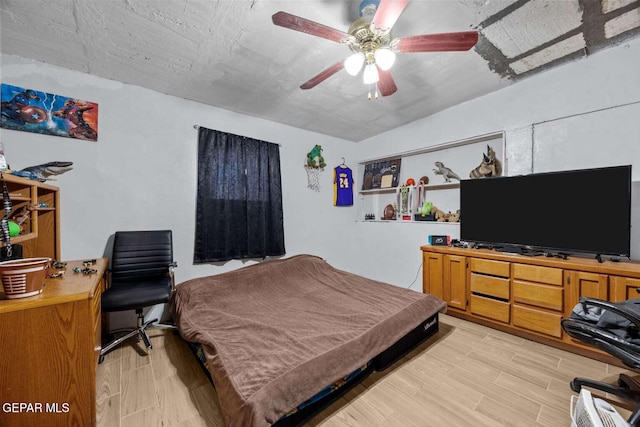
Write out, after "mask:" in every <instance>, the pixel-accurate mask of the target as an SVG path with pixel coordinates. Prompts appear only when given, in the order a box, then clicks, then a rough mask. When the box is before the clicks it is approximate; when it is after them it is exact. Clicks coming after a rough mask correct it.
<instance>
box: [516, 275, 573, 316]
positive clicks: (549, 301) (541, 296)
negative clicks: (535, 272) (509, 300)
mask: <svg viewBox="0 0 640 427" xmlns="http://www.w3.org/2000/svg"><path fill="white" fill-rule="evenodd" d="M563 296H564V288H562V287H560V286H553V285H543V284H539V283H531V282H522V281H520V280H514V281H513V300H514V301H515V302H520V303H523V304H530V305H535V306H537V307H542V308H549V309H551V310H556V311H562V310H563V308H564V298H563Z"/></svg>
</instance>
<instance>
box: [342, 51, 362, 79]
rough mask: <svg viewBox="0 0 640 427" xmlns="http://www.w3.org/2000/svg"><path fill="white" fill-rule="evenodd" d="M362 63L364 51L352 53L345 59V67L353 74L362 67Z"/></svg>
mask: <svg viewBox="0 0 640 427" xmlns="http://www.w3.org/2000/svg"><path fill="white" fill-rule="evenodd" d="M362 64H364V55H363V54H362V52H357V53H354V54H353V55H351V56H350V57H348V58H347V59H346V61H344V69H345V70H346V71H347V73H349V74H351V75H352V76H355V75H357V74H358V73H359V72H360V70H361V69H362Z"/></svg>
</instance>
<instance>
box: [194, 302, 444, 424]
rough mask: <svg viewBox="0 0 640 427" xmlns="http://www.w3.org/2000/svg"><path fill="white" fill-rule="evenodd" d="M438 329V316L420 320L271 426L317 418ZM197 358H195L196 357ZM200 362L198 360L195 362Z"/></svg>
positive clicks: (204, 368)
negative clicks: (316, 397) (340, 380)
mask: <svg viewBox="0 0 640 427" xmlns="http://www.w3.org/2000/svg"><path fill="white" fill-rule="evenodd" d="M439 328H440V323H439V317H438V313H436V314H434V315H433V316H431V317H429V318H427V319H426V320H423V321H422V322H421V323H420V324H419V325H418V326H416V327H415V328H414V329H412V330H411V331H409V332H408V333H407V334H406V335H405V336H403V337H402V338H400V339H399V340H398V341H396V342H395V344H393V345H392V346H391V347H389V348H388V349H386V350H385V351H383V352H382V353H380V354H378V355H377V356H376V357H374V358H373V360H372V363H370V364H369V365H368V366H367V368H366V369H364V370H362V372H360V373H359V374H358V375H357V376H356V377H354V378H352V379H351V380H350V381H349V382H347V383H346V384H344V385H343V386H342V387H340V388H338V389H337V390H335V391H333V392H332V393H331V394H329V395H327V396H325V397H323V398H322V399H320V400H318V401H316V402H314V403H311V404H309V405H307V406H305V407H304V408H302V409H301V410H299V411H297V412H295V413H293V414H291V415H289V416H288V417H286V418H280V419H279V420H278V421H276V422H275V423H274V424H273V425H272V427H298V426H302V425H303V424H304V423H305V422H307V421H309V420H310V419H311V418H312V417H314V416H315V415H317V414H318V413H319V412H320V411H322V410H323V409H325V408H326V407H327V406H329V405H330V404H331V403H333V402H335V401H336V400H337V399H339V398H340V397H341V396H343V395H344V394H345V393H347V392H348V391H349V390H351V389H352V388H353V387H355V386H356V385H358V384H359V383H360V382H361V381H362V380H364V379H365V378H367V377H368V376H369V375H370V374H371V373H372V372H374V371H378V372H380V371H384V370H385V369H387V368H388V367H389V366H391V365H393V364H394V363H395V362H396V361H398V360H399V359H401V358H402V357H404V356H405V355H406V354H407V353H409V352H410V351H411V350H413V349H414V348H415V347H417V346H418V345H420V344H421V343H422V342H423V341H425V340H426V339H427V338H429V337H430V336H431V335H433V334H435V333H436V332H438V330H439ZM189 347H190V348H191V350H192V351H193V352H194V355H195V351H196V344H193V343H189ZM196 357H197V356H196ZM198 362H199V361H198ZM200 366H201V367H202V369H203V370H204V372H205V373H206V374H207V377H208V378H209V381H211V383H212V384H213V379H212V378H211V374H210V373H209V371H208V370H207V368H206V367H205V366H204V365H203V364H202V363H200ZM214 386H215V385H214Z"/></svg>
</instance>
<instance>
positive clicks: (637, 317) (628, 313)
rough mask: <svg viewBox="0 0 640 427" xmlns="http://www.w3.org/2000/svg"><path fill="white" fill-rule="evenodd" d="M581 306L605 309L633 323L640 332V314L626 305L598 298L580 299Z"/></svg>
mask: <svg viewBox="0 0 640 427" xmlns="http://www.w3.org/2000/svg"><path fill="white" fill-rule="evenodd" d="M580 304H586V305H591V306H595V307H600V308H604V309H605V310H608V311H612V312H614V313H616V314H618V315H620V316H622V317H624V318H625V319H627V320H628V321H630V322H631V323H633V324H634V325H635V326H636V328H638V330H640V313H638V312H635V311H633V310H630V309H629V308H628V307H625V306H624V305H620V304H616V303H611V302H609V301H604V300H601V299H597V298H589V297H580Z"/></svg>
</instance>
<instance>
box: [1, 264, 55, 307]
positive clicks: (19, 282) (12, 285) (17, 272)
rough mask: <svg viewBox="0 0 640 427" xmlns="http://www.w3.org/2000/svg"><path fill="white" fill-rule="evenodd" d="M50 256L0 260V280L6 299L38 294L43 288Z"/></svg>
mask: <svg viewBox="0 0 640 427" xmlns="http://www.w3.org/2000/svg"><path fill="white" fill-rule="evenodd" d="M50 262H51V258H25V259H15V260H11V261H4V262H0V280H1V281H2V287H3V288H4V294H5V296H6V297H7V298H8V299H13V298H25V297H30V296H33V295H38V294H39V293H40V292H42V289H43V288H44V278H45V273H46V270H47V269H48V268H49V263H50Z"/></svg>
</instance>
